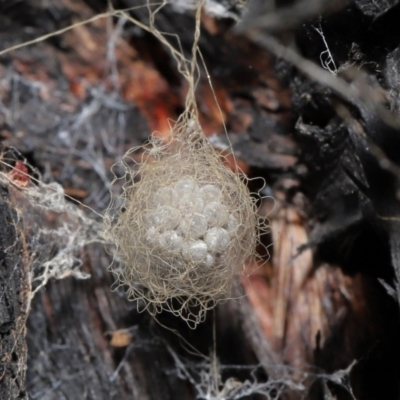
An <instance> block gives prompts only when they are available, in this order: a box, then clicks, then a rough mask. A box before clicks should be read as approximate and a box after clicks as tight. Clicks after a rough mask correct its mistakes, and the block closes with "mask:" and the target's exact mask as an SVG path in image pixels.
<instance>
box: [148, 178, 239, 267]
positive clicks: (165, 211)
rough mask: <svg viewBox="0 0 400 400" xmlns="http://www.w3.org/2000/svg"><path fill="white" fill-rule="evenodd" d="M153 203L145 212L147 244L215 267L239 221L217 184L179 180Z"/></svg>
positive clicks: (196, 263)
mask: <svg viewBox="0 0 400 400" xmlns="http://www.w3.org/2000/svg"><path fill="white" fill-rule="evenodd" d="M150 203H151V204H149V208H148V210H147V213H146V215H145V223H146V226H147V231H146V238H145V239H146V242H147V244H148V245H149V246H151V247H152V248H154V250H156V251H157V249H158V250H159V251H162V252H168V253H171V254H174V255H175V256H177V258H178V259H182V260H183V261H186V262H188V263H191V264H195V265H200V266H204V267H208V268H209V267H212V266H214V265H215V263H216V262H218V257H219V256H220V255H221V253H222V252H223V251H224V250H225V249H226V248H227V247H228V245H229V243H231V239H232V237H233V235H235V234H236V229H237V226H238V221H237V219H236V218H235V216H233V215H230V214H229V211H228V208H227V207H226V206H225V205H224V204H223V196H222V192H221V190H220V189H219V188H218V187H217V186H215V185H211V184H205V185H203V186H201V185H198V184H197V183H196V182H195V181H194V180H190V179H185V180H179V181H177V182H176V183H175V184H174V185H173V186H164V187H161V188H159V189H158V190H157V191H156V192H155V193H154V194H153V195H152V197H151V199H150Z"/></svg>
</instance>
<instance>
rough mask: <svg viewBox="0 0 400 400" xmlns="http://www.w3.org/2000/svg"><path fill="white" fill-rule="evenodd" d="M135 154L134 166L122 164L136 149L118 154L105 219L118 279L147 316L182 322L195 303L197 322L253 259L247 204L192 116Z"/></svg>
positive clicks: (253, 229)
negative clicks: (118, 201) (117, 181)
mask: <svg viewBox="0 0 400 400" xmlns="http://www.w3.org/2000/svg"><path fill="white" fill-rule="evenodd" d="M143 149H144V152H143V156H142V160H141V162H139V163H138V168H135V169H132V168H131V167H128V164H127V162H126V161H127V160H128V159H129V158H130V155H131V154H132V153H133V152H134V151H135V150H137V149H132V150H131V151H130V152H129V153H128V154H127V155H126V156H125V161H124V166H125V171H126V175H125V178H124V179H125V183H124V185H123V191H122V203H123V204H122V206H120V208H119V209H116V210H115V207H114V206H113V205H111V207H110V208H109V210H108V213H107V215H106V217H105V227H106V228H105V233H106V236H107V238H108V240H111V241H112V242H113V243H114V244H115V245H116V251H117V255H118V258H119V259H120V260H121V262H122V265H123V266H122V268H121V269H120V271H119V279H120V282H121V283H122V284H123V285H125V287H126V288H127V291H128V295H129V297H130V298H131V299H141V300H145V302H146V305H151V306H153V307H151V308H150V309H151V310H152V311H153V312H157V311H160V310H162V309H168V310H170V311H173V312H175V313H177V314H179V315H181V316H183V317H185V315H186V318H189V317H188V316H187V315H191V317H193V314H191V311H190V309H192V306H198V307H197V311H196V313H197V315H196V316H195V320H196V321H195V322H199V320H201V318H202V317H203V316H204V312H205V310H206V309H208V308H210V307H212V306H213V305H214V304H215V302H216V301H218V300H220V299H223V298H226V297H229V294H230V289H231V287H232V284H233V283H234V282H235V277H237V276H238V275H239V273H240V272H241V271H242V269H243V266H244V263H245V261H246V260H247V259H248V258H249V257H251V256H252V255H253V254H254V251H255V246H256V244H257V242H258V234H259V233H258V231H257V226H258V224H259V218H258V216H257V213H256V207H255V203H254V199H253V198H252V197H251V196H250V193H249V191H248V189H247V187H246V185H245V184H244V183H243V181H242V179H241V178H240V176H239V175H238V174H236V173H234V172H232V171H231V170H230V169H229V168H227V167H226V166H225V165H224V164H223V163H222V161H221V156H220V155H219V154H218V153H216V152H215V150H214V149H213V148H212V147H211V145H210V144H209V143H208V141H207V139H206V138H205V136H204V134H203V132H202V130H201V128H200V126H199V124H198V122H197V119H196V118H189V119H186V120H181V121H179V122H178V123H177V124H176V126H175V127H174V129H173V132H172V135H171V139H170V141H169V142H168V144H165V145H160V142H159V141H157V140H156V139H154V138H153V139H151V140H150V142H149V144H148V145H147V146H145V147H144V148H143ZM138 174H140V180H139V181H138V180H137V178H138V176H137V175H138ZM115 211H116V213H115ZM171 299H174V304H178V306H176V305H174V306H172V302H171Z"/></svg>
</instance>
